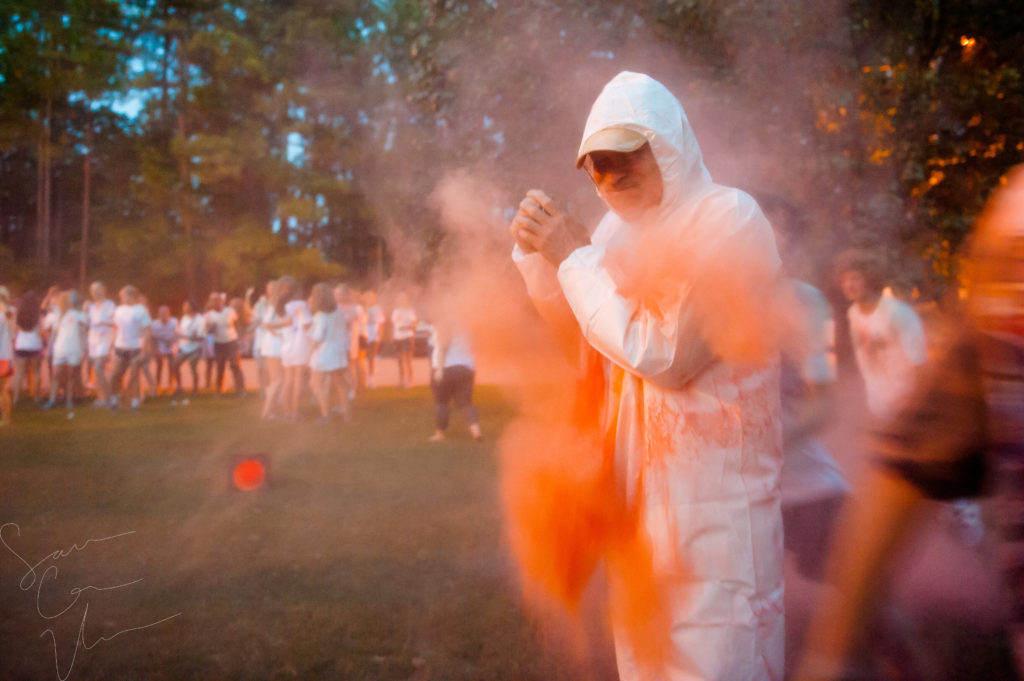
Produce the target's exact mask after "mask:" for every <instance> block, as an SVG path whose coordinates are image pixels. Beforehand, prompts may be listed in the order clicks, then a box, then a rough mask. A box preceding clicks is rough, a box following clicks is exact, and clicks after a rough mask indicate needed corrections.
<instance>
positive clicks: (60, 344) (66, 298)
mask: <svg viewBox="0 0 1024 681" xmlns="http://www.w3.org/2000/svg"><path fill="white" fill-rule="evenodd" d="M81 303H82V299H81V296H79V294H78V291H75V290H74V289H71V290H67V291H61V292H60V294H59V295H58V296H57V306H58V310H59V318H58V320H57V322H56V325H55V326H56V329H55V331H54V334H53V369H54V374H53V375H54V380H52V381H50V400H49V401H48V402H47V403H46V404H45V405H43V408H44V409H50V408H51V407H53V406H54V404H56V402H57V392H58V389H59V388H60V387H61V386H63V388H64V403H65V406H66V407H67V409H68V418H69V419H70V418H74V415H75V413H74V411H73V409H74V406H75V405H74V396H75V384H76V380H75V375H76V374H77V375H78V376H81V375H82V361H83V360H84V358H85V355H86V354H87V353H86V350H87V349H86V338H85V335H86V332H87V330H88V328H89V318H88V316H87V315H86V314H85V312H83V311H82V310H81V309H80V308H81Z"/></svg>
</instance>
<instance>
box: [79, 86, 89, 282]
mask: <svg viewBox="0 0 1024 681" xmlns="http://www.w3.org/2000/svg"><path fill="white" fill-rule="evenodd" d="M91 153H92V117H91V116H90V115H89V105H88V102H86V109H85V155H84V156H83V157H82V244H81V247H80V249H81V259H80V260H79V263H78V286H79V288H81V289H82V290H83V291H84V290H85V273H86V272H85V266H86V260H87V259H88V255H89V204H90V203H91V196H90V180H91V178H92V166H91V165H90V157H89V155H90V154H91Z"/></svg>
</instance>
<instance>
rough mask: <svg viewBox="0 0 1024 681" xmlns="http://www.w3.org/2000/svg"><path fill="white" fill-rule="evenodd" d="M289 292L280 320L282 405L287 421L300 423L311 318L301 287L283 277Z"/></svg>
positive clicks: (292, 280) (289, 278)
mask: <svg viewBox="0 0 1024 681" xmlns="http://www.w3.org/2000/svg"><path fill="white" fill-rule="evenodd" d="M282 280H283V281H285V282H286V283H285V291H287V293H288V299H287V302H285V305H284V316H283V318H282V319H281V322H280V324H281V366H282V367H283V368H284V383H283V385H282V390H283V392H282V398H281V401H282V404H283V409H284V414H285V418H287V419H288V420H290V421H298V420H299V396H300V395H301V393H302V383H303V372H304V371H305V370H306V365H307V364H308V363H309V354H310V341H309V326H310V324H311V323H312V318H311V316H310V314H309V306H308V305H307V304H306V301H305V300H303V299H302V288H301V286H300V285H299V283H298V282H297V281H295V280H294V279H292V278H291V277H282Z"/></svg>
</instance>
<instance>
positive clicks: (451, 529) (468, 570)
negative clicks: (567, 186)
mask: <svg viewBox="0 0 1024 681" xmlns="http://www.w3.org/2000/svg"><path fill="white" fill-rule="evenodd" d="M477 402H478V405H479V406H480V410H481V423H482V425H483V427H484V430H485V433H486V434H489V435H491V437H489V438H488V439H487V440H486V441H485V442H483V443H477V442H474V441H472V440H471V439H470V438H469V436H468V433H466V431H465V427H464V424H463V423H462V420H461V417H460V416H459V415H458V414H455V415H453V419H452V421H453V422H452V425H451V427H450V428H449V436H450V439H449V440H448V441H446V442H444V443H440V444H433V443H428V442H427V441H426V437H427V436H428V435H429V434H430V432H431V430H432V425H431V420H430V399H429V395H428V392H427V390H426V388H415V389H412V390H407V391H403V390H399V389H395V388H382V389H378V390H376V391H373V392H371V393H370V394H369V395H368V396H367V397H366V398H365V399H360V401H359V402H358V404H357V408H356V410H355V414H354V419H353V422H352V423H351V424H342V423H332V424H327V425H314V424H312V423H311V421H312V416H313V414H312V412H310V413H309V421H310V422H305V423H300V424H287V423H281V422H261V421H259V420H258V419H257V418H256V414H257V412H258V404H257V400H256V399H255V398H251V399H246V400H239V399H236V398H219V399H218V398H214V397H212V396H200V397H199V398H198V399H196V400H195V401H193V403H192V404H191V405H189V406H187V407H172V406H171V405H170V403H169V402H168V401H167V398H162V399H159V400H157V401H155V402H148V403H146V404H145V405H144V406H143V408H142V410H141V411H139V412H131V411H122V412H119V413H110V412H108V411H106V410H97V409H92V408H91V407H88V406H83V407H80V408H78V409H77V410H76V418H75V419H74V420H67V419H66V418H65V412H64V411H63V410H54V411H49V412H42V411H38V410H36V409H35V408H34V407H32V406H22V405H19V407H18V408H17V409H16V412H15V424H14V425H13V426H11V427H9V428H5V429H4V430H2V431H0V490H2V493H0V524H3V525H4V528H3V534H2V538H3V544H4V545H3V546H0V680H8V679H279V678H280V679H289V678H299V679H538V680H540V679H544V680H552V679H576V678H584V677H586V678H607V677H608V676H609V675H611V676H614V673H613V671H611V670H612V669H613V664H612V663H611V662H610V661H609V657H608V654H607V651H598V652H597V653H593V654H591V655H590V657H589V658H588V660H587V661H584V662H582V663H581V662H576V661H573V659H572V656H571V655H568V654H566V653H565V650H566V647H565V646H562V645H558V644H555V643H553V642H552V641H550V640H545V639H548V638H551V637H550V636H548V635H545V634H544V631H545V630H544V629H542V628H541V627H540V626H538V625H536V624H535V623H533V622H532V621H531V620H530V618H528V617H527V616H526V615H525V614H524V611H523V607H522V605H521V602H520V598H519V588H518V585H517V583H516V578H515V572H514V569H513V567H512V562H511V558H510V557H509V555H508V551H507V548H506V546H505V545H504V543H503V539H502V530H501V510H500V503H499V499H498V484H499V480H498V473H499V472H498V463H497V458H496V454H495V452H494V437H493V435H494V434H495V433H498V432H499V431H500V429H501V427H502V425H503V424H504V423H506V422H507V421H508V420H509V419H510V418H511V411H510V408H509V407H508V406H507V405H506V404H505V403H503V402H502V400H501V398H500V395H499V393H498V391H497V390H496V389H494V388H488V387H486V386H485V387H483V388H481V389H478V390H477ZM244 455H260V456H263V457H265V459H264V460H265V461H266V463H267V479H266V482H265V483H264V485H263V486H262V487H261V488H260V489H258V490H255V491H247V492H244V491H240V490H238V489H236V488H234V486H233V485H232V483H231V480H230V473H231V470H232V466H233V464H234V462H235V461H237V460H238V459H239V458H240V457H242V456H244ZM122 533H130V534H123V536H116V537H115V536H114V535H122ZM109 537H113V538H109ZM108 538H109V539H108ZM101 539H102V540H103V541H99V540H101ZM89 540H92V541H89ZM57 551H63V553H58V554H56V555H53V554H54V553H55V552H57ZM135 580H141V581H137V582H135ZM122 585H123V586H122ZM89 587H92V588H89ZM111 587H119V588H111ZM62 611H64V612H63V613H62V614H60V613H61V612H62ZM165 618H170V619H165ZM162 620H164V621H162ZM83 621H84V624H83ZM154 623H156V624H154ZM150 624H153V626H148V627H147V626H146V625H150ZM137 627H144V628H137ZM48 630H49V631H52V634H51V633H47V631H48ZM80 632H81V633H80ZM118 632H121V633H118ZM115 634H116V636H115ZM101 637H102V638H101ZM76 641H77V646H76ZM76 648H77V651H76Z"/></svg>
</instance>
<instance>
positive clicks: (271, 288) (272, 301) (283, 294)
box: [259, 277, 294, 420]
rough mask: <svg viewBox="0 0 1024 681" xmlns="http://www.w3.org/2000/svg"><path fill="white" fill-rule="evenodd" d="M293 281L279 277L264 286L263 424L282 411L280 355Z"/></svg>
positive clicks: (281, 367)
mask: <svg viewBox="0 0 1024 681" xmlns="http://www.w3.org/2000/svg"><path fill="white" fill-rule="evenodd" d="M293 281H294V280H292V279H291V277H288V278H287V279H285V278H284V277H282V278H281V279H280V280H277V281H271V282H269V283H268V284H267V306H266V309H265V310H264V311H263V316H262V318H261V319H260V328H261V329H262V330H263V336H262V337H261V339H260V343H259V350H260V355H261V357H262V358H263V361H264V364H265V365H266V368H267V389H266V392H265V393H264V395H263V409H262V410H261V411H260V418H261V419H264V420H266V419H273V418H277V416H278V415H279V413H280V411H281V408H282V404H281V395H282V392H283V388H284V366H283V365H282V364H281V351H282V345H283V341H284V338H283V336H284V334H285V327H286V326H287V324H288V322H287V321H285V317H286V316H287V312H286V311H285V304H286V303H287V302H288V298H287V296H288V295H290V291H291V286H292V282H293Z"/></svg>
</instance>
